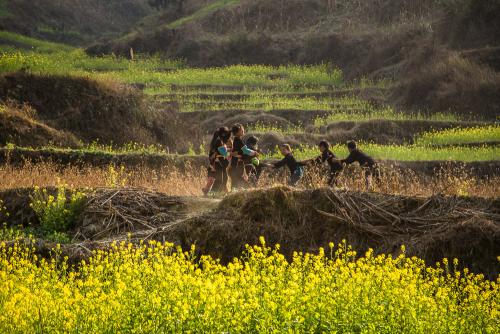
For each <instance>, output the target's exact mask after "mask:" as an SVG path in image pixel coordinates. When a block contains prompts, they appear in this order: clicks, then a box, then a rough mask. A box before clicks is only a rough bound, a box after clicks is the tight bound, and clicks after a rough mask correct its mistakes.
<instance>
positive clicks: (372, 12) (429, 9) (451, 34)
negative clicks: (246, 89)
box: [88, 0, 500, 118]
mask: <svg viewBox="0 0 500 334" xmlns="http://www.w3.org/2000/svg"><path fill="white" fill-rule="evenodd" d="M499 14H500V2H499V1H478V0H446V1H439V2H438V1H434V0H426V1H419V2H415V1H394V0H386V1H332V0H306V1H298V0H290V1H269V0H258V1H253V0H252V1H249V0H241V1H214V2H212V3H211V4H210V5H207V6H206V7H202V8H201V9H199V10H198V11H195V12H194V14H191V15H189V16H186V17H185V18H184V19H181V20H166V21H165V22H164V24H159V23H158V21H155V24H154V26H144V27H142V28H139V29H135V30H134V31H133V32H132V33H129V34H127V35H126V36H124V37H121V38H120V39H116V40H111V41H109V42H106V43H100V44H96V45H94V46H92V47H90V48H89V49H88V52H89V53H91V54H103V53H111V52H114V53H118V54H124V55H126V54H127V53H129V52H130V48H132V49H134V50H135V51H136V52H149V53H156V52H160V53H162V54H164V55H166V56H168V57H174V58H184V59H186V60H187V62H188V63H189V64H191V65H196V66H221V65H228V64H240V63H244V64H272V65H278V64H286V63H299V64H315V63H320V62H332V63H334V64H335V65H338V66H340V67H341V68H342V70H343V71H344V73H345V75H346V78H347V79H348V80H355V81H356V80H359V79H361V78H363V77H368V78H370V79H373V80H379V79H389V80H392V81H394V82H396V83H398V85H397V88H396V89H394V90H393V95H392V98H391V101H392V102H393V103H394V104H396V105H398V106H400V107H404V108H415V109H421V110H422V109H424V110H425V109H429V110H431V111H445V110H452V111H456V112H460V113H462V114H471V113H472V114H474V113H478V112H481V113H483V114H484V113H486V114H488V116H489V117H492V118H495V115H497V114H498V113H499V110H500V101H499V100H498V96H500V94H498V92H499V91H500V84H499V82H500V76H499V74H498V72H497V71H498V69H499V68H500V48H499V46H500V39H499V37H498V36H499V35H498V33H496V32H497V31H499V29H500V24H499V23H498V22H499V21H498V19H497V17H498V15H499Z"/></svg>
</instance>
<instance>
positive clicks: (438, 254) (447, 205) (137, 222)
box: [4, 187, 500, 278]
mask: <svg viewBox="0 0 500 334" xmlns="http://www.w3.org/2000/svg"><path fill="white" fill-rule="evenodd" d="M9 194H10V193H9ZM6 195H7V194H6ZM14 195H15V196H14ZM20 197H22V193H21V192H17V193H15V194H10V195H9V196H8V197H7V196H4V199H5V200H6V201H5V204H6V205H7V207H11V208H12V209H14V208H15V207H19V206H20V205H18V204H16V203H24V202H20V201H19V198H20ZM16 198H17V200H15V201H13V199H16ZM8 199H12V200H8ZM11 212H14V211H11ZM13 217H15V220H16V222H18V223H21V220H22V218H23V217H28V218H29V217H31V215H27V214H22V215H13ZM70 232H71V234H72V239H73V243H71V244H67V245H63V247H62V249H63V253H64V254H65V255H68V256H69V257H70V261H72V262H73V263H75V262H77V261H78V260H80V259H82V258H86V257H88V256H90V255H91V251H92V250H95V249H101V248H105V247H108V246H109V245H110V244H111V243H112V242H113V241H118V242H120V241H131V242H140V241H141V240H151V239H154V240H158V241H162V242H164V241H169V242H174V243H175V244H177V245H179V246H181V247H182V248H184V249H189V248H190V247H191V245H193V244H196V249H197V251H198V252H199V254H209V255H212V256H215V257H217V258H220V259H221V261H223V262H229V261H231V260H232V259H233V258H234V257H236V256H239V255H240V254H241V252H242V251H244V250H245V245H246V244H258V243H259V237H260V236H264V237H265V239H266V241H267V242H268V244H270V245H274V244H280V246H281V252H282V253H283V254H285V255H286V256H288V257H292V256H293V253H294V252H296V251H303V252H317V251H318V249H319V247H323V248H325V249H326V250H328V245H329V243H330V242H334V243H336V244H338V243H346V244H348V245H351V246H352V247H353V249H355V250H356V251H358V253H359V254H362V253H363V252H365V251H367V250H368V249H369V248H372V249H373V250H374V252H375V253H376V254H381V253H384V254H392V255H399V254H400V253H401V246H402V245H405V247H406V255H408V256H417V257H419V258H421V259H424V260H425V261H426V262H427V264H429V265H432V264H434V263H435V262H437V261H441V260H442V259H443V258H444V257H446V258H449V259H453V258H457V259H460V263H461V265H462V266H464V267H468V268H469V269H470V270H472V271H474V272H481V273H484V274H485V275H487V276H488V277H490V278H496V277H497V275H498V274H499V273H500V266H499V265H498V260H497V257H498V256H499V255H500V199H498V198H496V199H485V198H473V197H451V196H446V197H445V196H433V197H409V196H396V195H388V194H381V193H361V192H350V191H338V190H332V189H314V190H293V189H290V188H287V187H277V188H270V189H259V190H254V191H242V192H238V193H234V194H231V195H229V196H226V197H225V198H224V199H223V200H222V201H218V200H214V199H203V198H197V197H193V198H181V197H172V196H167V195H164V194H162V193H158V192H153V191H146V190H144V189H132V188H125V189H98V190H96V191H95V192H94V193H92V194H89V195H88V196H87V202H86V204H85V206H84V208H83V210H82V212H81V214H80V216H79V219H78V221H77V222H76V224H75V227H74V229H73V230H72V231H70ZM37 242H38V243H40V242H41V244H37V249H38V250H39V251H40V252H41V253H43V252H44V250H45V252H46V253H47V254H50V249H51V247H53V246H54V244H51V243H45V242H43V241H37Z"/></svg>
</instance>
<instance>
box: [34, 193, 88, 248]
mask: <svg viewBox="0 0 500 334" xmlns="http://www.w3.org/2000/svg"><path fill="white" fill-rule="evenodd" d="M84 199H85V194H84V193H83V192H80V191H69V192H67V190H66V187H65V186H59V187H58V188H57V193H56V195H55V196H54V195H51V194H49V193H48V191H47V189H40V188H38V187H35V191H34V193H33V196H32V198H31V203H30V207H31V208H33V210H34V211H35V213H36V215H37V216H38V219H39V220H40V232H41V236H42V237H44V238H46V239H47V240H49V241H54V242H69V238H68V236H67V234H66V232H67V231H68V230H70V229H71V228H72V227H73V225H74V222H75V219H76V217H78V214H79V213H80V210H81V208H82V205H83V202H84Z"/></svg>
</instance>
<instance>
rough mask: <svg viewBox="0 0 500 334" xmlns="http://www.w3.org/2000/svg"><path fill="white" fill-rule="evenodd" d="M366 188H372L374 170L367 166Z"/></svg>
mask: <svg viewBox="0 0 500 334" xmlns="http://www.w3.org/2000/svg"><path fill="white" fill-rule="evenodd" d="M365 188H366V190H371V188H372V170H371V168H367V169H366V170H365Z"/></svg>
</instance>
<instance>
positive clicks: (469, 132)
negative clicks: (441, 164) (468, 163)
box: [415, 125, 500, 146]
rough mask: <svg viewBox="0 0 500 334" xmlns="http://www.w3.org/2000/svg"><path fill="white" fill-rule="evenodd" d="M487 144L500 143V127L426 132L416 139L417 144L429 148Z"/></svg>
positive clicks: (491, 126)
mask: <svg viewBox="0 0 500 334" xmlns="http://www.w3.org/2000/svg"><path fill="white" fill-rule="evenodd" d="M486 143H500V125H489V126H482V127H474V128H465V129H463V128H452V129H448V130H442V131H432V132H425V133H423V134H421V135H419V136H417V137H416V138H415V144H417V145H427V146H434V145H436V146H438V145H461V144H486Z"/></svg>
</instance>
